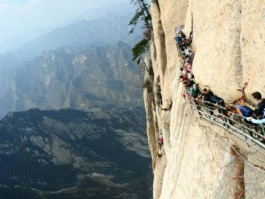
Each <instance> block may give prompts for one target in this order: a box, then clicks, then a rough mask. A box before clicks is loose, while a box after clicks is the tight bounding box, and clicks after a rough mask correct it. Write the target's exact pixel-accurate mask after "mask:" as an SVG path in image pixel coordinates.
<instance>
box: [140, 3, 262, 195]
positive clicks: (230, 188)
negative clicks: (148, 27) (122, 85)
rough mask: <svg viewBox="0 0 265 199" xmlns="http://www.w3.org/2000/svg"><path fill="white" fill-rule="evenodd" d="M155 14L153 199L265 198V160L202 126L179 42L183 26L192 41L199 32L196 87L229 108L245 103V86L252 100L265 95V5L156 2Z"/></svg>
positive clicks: (150, 96) (148, 97)
mask: <svg viewBox="0 0 265 199" xmlns="http://www.w3.org/2000/svg"><path fill="white" fill-rule="evenodd" d="M151 13H152V25H153V38H152V41H151V43H150V49H149V51H148V53H147V54H146V57H145V61H146V64H147V67H148V70H147V71H146V74H145V82H144V86H145V89H144V98H145V107H146V112H147V135H148V141H149V147H150V151H151V156H152V160H153V171H154V183H153V198H154V199H173V198H174V199H176V198H180V199H187V198H203V199H204V198H220V199H221V198H222V199H223V198H243V197H244V198H265V191H264V190H265V189H264V187H265V171H264V169H263V168H264V167H263V166H264V165H265V156H264V155H263V154H262V153H260V152H259V151H257V150H255V149H253V148H252V147H251V146H249V145H247V144H245V143H244V142H242V141H240V140H238V139H237V138H235V137H234V136H233V135H231V134H230V133H229V132H228V131H227V130H225V129H223V128H220V127H218V126H216V125H213V124H211V123H209V122H207V121H205V120H202V119H201V118H200V117H198V115H196V113H194V111H193V110H192V108H191V107H190V104H189V103H188V102H187V100H186V99H185V98H183V90H184V89H183V84H182V83H180V82H179V76H180V75H181V72H180V70H179V68H180V64H181V62H182V60H181V57H180V56H179V52H178V49H177V47H176V42H175V40H174V38H175V36H176V32H175V28H176V27H177V26H179V25H181V24H183V25H184V27H185V28H184V32H185V33H186V35H188V34H189V32H190V31H191V29H193V42H192V49H193V51H194V53H195V58H194V60H193V64H192V70H193V73H194V75H195V78H196V82H197V83H199V84H200V85H201V86H203V85H207V86H208V87H210V88H211V90H213V91H214V93H215V94H217V95H218V96H221V97H222V98H223V99H224V100H225V101H226V102H232V101H233V100H235V99H237V98H238V97H239V96H240V95H241V93H240V92H238V91H237V89H239V88H242V86H243V85H244V83H248V86H247V87H246V89H245V91H246V95H247V97H248V98H250V99H251V98H252V97H251V93H252V92H254V91H259V92H261V93H262V94H263V95H265V87H264V83H263V78H264V76H265V68H264V66H263V64H264V51H265V45H264V44H265V27H264V22H265V1H264V0H257V1H255V2H250V1H245V0H239V1H231V0H224V1H217V0H214V1H212V0H202V1H194V0H189V1H187V0H177V1H175V0H164V1H161V0H156V1H153V2H152V4H151ZM157 83H159V88H157ZM159 89H161V90H159ZM160 93H161V96H160ZM160 99H161V100H162V101H160ZM252 99H253V98H252ZM171 102H172V108H171V109H170V110H167V108H168V107H169V106H170V103H171ZM163 109H164V110H163ZM161 138H163V145H162V144H160V145H159V139H161Z"/></svg>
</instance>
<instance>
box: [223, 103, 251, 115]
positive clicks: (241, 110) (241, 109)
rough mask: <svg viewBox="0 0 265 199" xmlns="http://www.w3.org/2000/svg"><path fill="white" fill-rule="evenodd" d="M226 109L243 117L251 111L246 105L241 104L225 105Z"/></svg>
mask: <svg viewBox="0 0 265 199" xmlns="http://www.w3.org/2000/svg"><path fill="white" fill-rule="evenodd" d="M226 110H227V111H229V112H232V113H237V114H239V115H241V116H243V117H250V116H251V115H252V112H253V110H252V109H251V108H249V107H248V106H242V105H233V106H227V107H226Z"/></svg>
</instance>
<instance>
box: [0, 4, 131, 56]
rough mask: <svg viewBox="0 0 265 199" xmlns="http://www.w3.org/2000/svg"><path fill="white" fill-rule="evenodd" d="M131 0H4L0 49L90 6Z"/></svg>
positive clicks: (74, 16)
mask: <svg viewBox="0 0 265 199" xmlns="http://www.w3.org/2000/svg"><path fill="white" fill-rule="evenodd" d="M122 1H123V2H128V3H129V2H130V0H0V30H1V31H0V48H2V49H0V51H1V50H2V51H3V48H6V46H8V45H7V44H6V43H10V41H12V40H13V43H14V42H16V40H19V39H20V40H21V38H22V37H25V35H27V34H29V35H30V34H32V35H34V31H35V32H38V31H39V32H41V30H42V31H43V30H44V29H47V30H48V29H49V28H52V27H56V26H58V25H60V24H63V23H66V22H67V21H69V20H70V19H74V18H76V16H79V15H81V14H82V13H84V12H85V11H87V10H88V9H93V8H96V7H100V6H103V5H107V4H113V3H116V2H122Z"/></svg>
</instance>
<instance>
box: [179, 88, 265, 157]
mask: <svg viewBox="0 0 265 199" xmlns="http://www.w3.org/2000/svg"><path fill="white" fill-rule="evenodd" d="M184 95H185V96H184V97H185V99H186V100H187V101H188V102H189V104H190V105H191V107H192V109H193V111H196V112H197V113H198V115H199V117H200V118H202V119H205V120H207V121H209V122H210V123H211V124H215V125H218V126H219V127H221V128H223V129H225V130H227V131H228V132H229V133H232V134H233V135H235V136H236V137H238V138H240V139H241V140H243V141H244V142H246V143H247V145H248V146H251V147H253V148H255V149H256V150H258V151H259V152H260V153H262V154H263V155H265V151H264V150H262V149H264V148H265V144H264V143H263V141H264V139H265V134H264V126H263V125H257V124H253V123H251V122H249V121H247V120H246V118H245V117H243V116H241V115H239V114H236V113H234V114H233V116H229V115H228V113H227V110H226V108H225V107H222V106H218V105H216V104H212V103H210V102H207V101H203V100H199V99H196V98H193V97H192V96H190V95H189V93H188V92H187V90H186V89H185V94H184Z"/></svg>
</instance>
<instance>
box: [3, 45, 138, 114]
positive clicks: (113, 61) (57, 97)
mask: <svg viewBox="0 0 265 199" xmlns="http://www.w3.org/2000/svg"><path fill="white" fill-rule="evenodd" d="M1 100H2V104H1V105H0V113H2V114H3V113H7V112H8V111H22V110H27V109H30V108H40V109H61V108H74V109H87V108H90V107H105V108H107V107H113V106H117V105H118V106H120V105H130V106H142V104H143V101H142V93H141V89H140V71H139V67H138V66H137V65H136V64H135V63H134V62H132V61H131V49H130V46H129V45H127V44H125V43H124V42H121V41H120V42H118V43H117V44H116V45H108V46H88V47H87V48H85V49H81V50H80V49H78V48H74V49H72V48H60V49H58V50H55V51H49V52H46V53H44V54H43V55H42V56H39V57H37V58H35V59H34V60H32V61H29V62H26V63H25V65H24V67H22V68H19V69H17V71H16V72H15V77H14V78H13V79H12V80H11V81H10V85H9V89H8V90H7V92H6V94H5V95H4V96H3V97H2V99H1Z"/></svg>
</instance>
